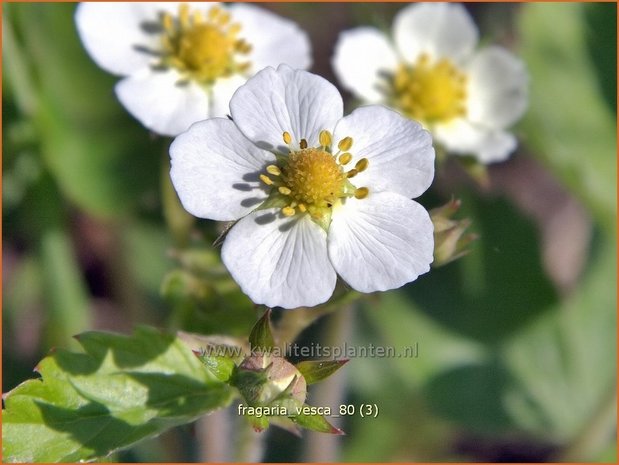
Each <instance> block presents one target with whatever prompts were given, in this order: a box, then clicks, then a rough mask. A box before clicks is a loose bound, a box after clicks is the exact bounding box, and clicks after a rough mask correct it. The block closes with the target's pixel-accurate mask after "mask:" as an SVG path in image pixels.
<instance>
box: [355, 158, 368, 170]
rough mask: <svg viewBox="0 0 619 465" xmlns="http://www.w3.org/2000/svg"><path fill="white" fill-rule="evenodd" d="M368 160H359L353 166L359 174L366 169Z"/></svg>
mask: <svg viewBox="0 0 619 465" xmlns="http://www.w3.org/2000/svg"><path fill="white" fill-rule="evenodd" d="M368 164H369V162H368V159H367V158H362V159H361V160H359V161H358V162H357V163H356V164H355V169H356V170H357V171H358V172H359V173H361V172H362V171H365V170H366V169H367V168H368Z"/></svg>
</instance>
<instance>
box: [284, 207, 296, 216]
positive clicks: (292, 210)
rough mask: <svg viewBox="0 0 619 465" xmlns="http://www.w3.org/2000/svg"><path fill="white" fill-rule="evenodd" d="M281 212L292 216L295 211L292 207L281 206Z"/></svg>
mask: <svg viewBox="0 0 619 465" xmlns="http://www.w3.org/2000/svg"><path fill="white" fill-rule="evenodd" d="M282 213H283V214H284V216H294V214H295V213H296V212H295V211H294V208H292V207H284V208H282Z"/></svg>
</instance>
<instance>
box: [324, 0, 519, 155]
mask: <svg viewBox="0 0 619 465" xmlns="http://www.w3.org/2000/svg"><path fill="white" fill-rule="evenodd" d="M393 39H394V44H392V43H391V41H390V40H389V39H388V38H387V37H386V36H385V35H384V34H383V33H382V32H380V31H378V30H377V29H374V28H370V27H359V28H356V29H353V30H350V31H346V32H343V33H342V34H341V35H340V37H339V40H338V43H337V45H336V49H335V56H334V58H333V68H334V70H335V73H336V75H337V76H338V79H339V80H340V82H341V83H342V84H343V86H344V87H345V88H347V89H348V90H350V91H351V92H353V93H354V94H355V95H356V96H357V97H359V98H361V99H363V100H364V101H366V102H370V103H378V102H383V103H385V104H387V105H389V106H391V107H392V108H395V109H397V110H398V111H400V112H402V113H403V114H405V115H406V116H408V117H410V118H412V119H414V120H417V121H420V122H421V123H422V124H423V125H424V126H425V127H426V128H428V129H429V130H430V131H432V134H433V135H434V137H435V139H436V140H437V141H438V142H440V143H442V144H443V145H444V146H445V148H446V149H447V150H449V151H451V152H453V153H458V154H463V155H466V154H472V155H474V156H476V157H477V158H478V159H479V161H481V162H482V163H490V162H496V161H501V160H504V159H506V158H507V157H508V156H509V154H510V153H511V152H513V151H514V149H515V148H516V145H517V144H516V138H515V137H514V136H513V135H512V134H511V133H509V132H507V131H506V128H508V127H509V126H511V125H512V124H513V123H515V122H516V121H517V120H518V119H519V118H520V117H521V116H522V114H523V113H524V110H525V108H526V106H527V75H526V72H525V69H524V65H523V63H522V62H521V61H520V60H519V59H517V58H516V57H514V56H513V55H512V54H511V53H510V52H508V51H507V50H506V49H504V48H502V47H498V46H489V47H486V48H483V49H480V50H479V51H475V48H476V46H477V42H478V31H477V28H476V27H475V24H474V23H473V20H472V19H471V18H470V16H469V15H468V14H467V12H466V10H465V9H464V8H463V7H462V5H459V4H448V3H433V4H423V3H422V4H415V5H410V6H408V7H406V8H404V9H402V10H401V11H400V12H399V13H398V14H397V15H396V17H395V19H394V23H393Z"/></svg>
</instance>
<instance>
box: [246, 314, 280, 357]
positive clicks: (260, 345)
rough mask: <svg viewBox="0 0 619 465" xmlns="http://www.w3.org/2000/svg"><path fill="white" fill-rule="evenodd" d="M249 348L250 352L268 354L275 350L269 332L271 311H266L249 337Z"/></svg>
mask: <svg viewBox="0 0 619 465" xmlns="http://www.w3.org/2000/svg"><path fill="white" fill-rule="evenodd" d="M249 347H250V350H251V352H256V351H260V352H270V351H271V350H273V349H274V348H275V341H274V339H273V331H272V330H271V309H270V308H269V309H267V311H266V312H264V315H262V318H260V319H259V320H258V321H257V322H256V324H255V325H254V327H253V328H252V330H251V333H250V335H249Z"/></svg>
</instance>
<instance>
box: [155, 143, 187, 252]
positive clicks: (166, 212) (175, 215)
mask: <svg viewBox="0 0 619 465" xmlns="http://www.w3.org/2000/svg"><path fill="white" fill-rule="evenodd" d="M168 152H169V144H164V149H163V153H162V157H161V204H162V208H163V217H164V219H165V221H166V224H167V226H168V229H169V230H170V233H171V234H172V236H173V237H174V241H175V242H176V245H177V246H179V247H184V246H186V245H187V244H188V243H189V238H190V234H191V228H192V226H193V224H194V223H195V218H194V217H193V216H191V215H190V214H189V213H187V212H186V211H185V209H184V208H183V206H182V205H181V202H180V200H179V198H178V195H177V194H176V190H175V189H174V186H173V185H172V180H171V179H170V156H169V154H168Z"/></svg>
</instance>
